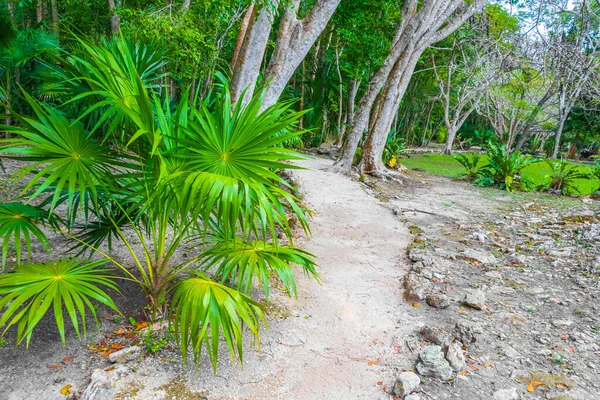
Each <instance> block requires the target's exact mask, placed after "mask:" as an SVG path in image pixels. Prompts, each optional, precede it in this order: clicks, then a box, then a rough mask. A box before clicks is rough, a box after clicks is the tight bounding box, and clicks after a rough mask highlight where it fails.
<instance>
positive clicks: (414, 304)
mask: <svg viewBox="0 0 600 400" xmlns="http://www.w3.org/2000/svg"><path fill="white" fill-rule="evenodd" d="M413 307H421V303H413Z"/></svg>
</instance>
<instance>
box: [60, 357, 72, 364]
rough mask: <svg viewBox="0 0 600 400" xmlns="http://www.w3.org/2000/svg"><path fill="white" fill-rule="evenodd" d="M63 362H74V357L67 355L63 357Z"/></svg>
mask: <svg viewBox="0 0 600 400" xmlns="http://www.w3.org/2000/svg"><path fill="white" fill-rule="evenodd" d="M62 362H63V364H65V365H69V364H71V363H72V362H73V357H65V358H63V360H62Z"/></svg>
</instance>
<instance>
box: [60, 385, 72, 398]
mask: <svg viewBox="0 0 600 400" xmlns="http://www.w3.org/2000/svg"><path fill="white" fill-rule="evenodd" d="M72 387H73V385H71V384H68V385H65V386H63V388H62V389H60V394H62V395H63V396H68V395H70V394H71V393H73V391H72V390H71V388H72Z"/></svg>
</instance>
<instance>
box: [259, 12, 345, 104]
mask: <svg viewBox="0 0 600 400" xmlns="http://www.w3.org/2000/svg"><path fill="white" fill-rule="evenodd" d="M340 1H341V0H318V1H317V3H316V4H315V5H314V7H313V8H312V10H311V11H310V13H309V14H308V15H307V16H306V17H305V18H304V19H301V20H299V19H298V18H297V15H296V13H297V11H298V7H299V5H300V0H292V1H291V4H290V5H288V6H287V7H286V9H285V12H284V14H283V17H282V19H281V23H280V24H279V32H278V36H277V43H276V45H275V49H274V50H273V54H272V55H271V60H270V62H269V66H268V67H267V72H266V74H265V79H264V81H263V84H264V85H266V91H265V97H264V100H263V103H262V106H261V110H264V109H266V108H268V107H270V106H272V105H273V104H275V103H276V102H277V100H278V99H279V96H281V93H283V90H284V89H285V85H287V83H288V82H289V80H290V78H291V77H292V75H293V74H294V72H295V71H296V69H297V68H298V66H299V65H300V63H301V62H302V60H304V58H305V57H306V55H307V54H308V51H309V50H310V48H311V47H312V46H313V45H314V43H315V41H316V40H317V38H318V37H319V36H320V35H321V33H322V32H323V30H324V29H325V27H326V26H327V23H328V22H329V20H330V19H331V16H332V15H333V13H334V12H335V10H336V8H337V6H338V5H339V4H340Z"/></svg>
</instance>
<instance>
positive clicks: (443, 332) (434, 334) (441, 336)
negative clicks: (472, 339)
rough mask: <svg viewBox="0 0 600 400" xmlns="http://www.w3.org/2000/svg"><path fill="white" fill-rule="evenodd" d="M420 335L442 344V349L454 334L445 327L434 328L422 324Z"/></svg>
mask: <svg viewBox="0 0 600 400" xmlns="http://www.w3.org/2000/svg"><path fill="white" fill-rule="evenodd" d="M419 333H421V335H423V337H424V338H425V339H427V340H429V341H430V342H432V343H434V344H437V345H438V346H442V347H443V348H444V349H445V348H446V347H448V346H449V345H450V343H452V340H454V336H453V335H452V333H450V331H449V330H448V329H445V328H434V327H431V326H424V327H423V328H421V330H420V331H419Z"/></svg>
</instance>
